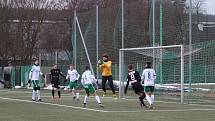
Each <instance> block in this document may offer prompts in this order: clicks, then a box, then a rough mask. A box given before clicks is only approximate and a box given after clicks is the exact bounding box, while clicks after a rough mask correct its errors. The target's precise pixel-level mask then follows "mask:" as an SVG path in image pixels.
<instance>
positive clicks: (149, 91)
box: [145, 86, 155, 93]
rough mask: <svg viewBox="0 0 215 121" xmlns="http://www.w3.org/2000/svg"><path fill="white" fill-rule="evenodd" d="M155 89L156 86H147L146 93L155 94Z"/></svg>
mask: <svg viewBox="0 0 215 121" xmlns="http://www.w3.org/2000/svg"><path fill="white" fill-rule="evenodd" d="M154 91H155V87H154V86H145V92H146V93H154Z"/></svg>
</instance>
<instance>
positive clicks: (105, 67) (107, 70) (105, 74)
mask: <svg viewBox="0 0 215 121" xmlns="http://www.w3.org/2000/svg"><path fill="white" fill-rule="evenodd" d="M111 65H112V61H110V60H109V58H108V55H107V54H104V55H103V56H102V61H101V60H99V61H98V67H99V68H100V70H101V71H102V89H103V91H104V94H103V97H104V96H106V87H105V85H106V82H107V80H108V82H109V85H110V88H111V90H112V92H113V97H114V98H116V93H115V89H114V85H113V78H112V70H111Z"/></svg>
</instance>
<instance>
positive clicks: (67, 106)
mask: <svg viewBox="0 0 215 121" xmlns="http://www.w3.org/2000/svg"><path fill="white" fill-rule="evenodd" d="M0 99H3V100H11V101H19V102H27V103H34V104H36V103H35V102H33V101H30V100H21V99H13V98H4V97H0ZM37 103H38V104H44V105H52V106H59V107H66V108H73V109H80V110H88V111H95V112H108V111H104V110H97V109H92V108H82V107H75V106H69V105H60V104H53V103H45V102H37Z"/></svg>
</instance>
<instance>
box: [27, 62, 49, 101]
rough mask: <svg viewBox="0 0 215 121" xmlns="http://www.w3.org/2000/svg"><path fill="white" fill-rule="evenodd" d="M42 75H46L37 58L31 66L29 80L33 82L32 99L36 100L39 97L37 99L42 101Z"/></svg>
mask: <svg viewBox="0 0 215 121" xmlns="http://www.w3.org/2000/svg"><path fill="white" fill-rule="evenodd" d="M40 75H42V76H43V78H45V75H44V74H43V73H42V72H41V70H40V66H39V61H38V60H35V62H34V65H33V66H32V68H31V71H30V74H29V81H28V82H29V83H31V82H32V84H33V92H32V101H36V97H37V101H38V102H42V100H41V97H40Z"/></svg>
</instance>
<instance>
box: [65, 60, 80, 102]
mask: <svg viewBox="0 0 215 121" xmlns="http://www.w3.org/2000/svg"><path fill="white" fill-rule="evenodd" d="M69 68H70V69H69V70H68V72H67V76H66V79H67V80H69V85H68V87H69V90H70V92H71V93H72V95H73V100H75V99H76V100H77V101H79V90H78V87H79V84H78V79H79V77H80V74H79V73H78V72H77V70H76V69H75V68H74V65H72V64H70V67H69Z"/></svg>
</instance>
